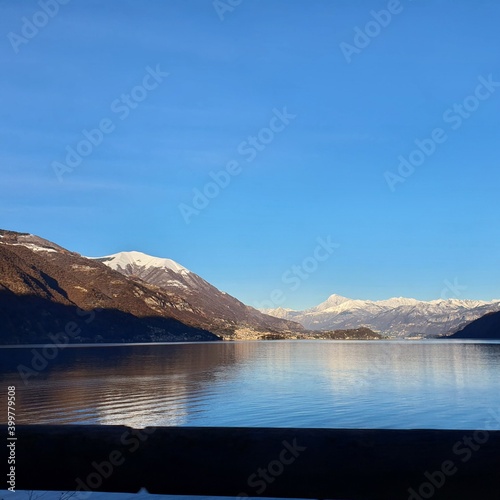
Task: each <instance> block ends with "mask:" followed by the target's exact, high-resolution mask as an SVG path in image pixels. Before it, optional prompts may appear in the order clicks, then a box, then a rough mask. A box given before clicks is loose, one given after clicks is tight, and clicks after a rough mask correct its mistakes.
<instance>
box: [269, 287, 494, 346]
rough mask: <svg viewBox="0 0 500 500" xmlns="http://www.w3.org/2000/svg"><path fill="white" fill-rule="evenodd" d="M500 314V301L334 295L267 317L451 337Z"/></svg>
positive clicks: (313, 325)
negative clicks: (477, 320) (485, 317)
mask: <svg viewBox="0 0 500 500" xmlns="http://www.w3.org/2000/svg"><path fill="white" fill-rule="evenodd" d="M495 311H500V301H492V302H483V301H477V300H458V299H448V300H433V301H429V302H425V301H419V300H416V299H408V298H402V297H399V298H392V299H388V300H380V301H370V300H354V299H349V298H346V297H341V296H339V295H331V296H330V297H329V298H328V299H327V300H326V301H325V302H323V303H321V304H319V305H318V306H316V307H313V308H311V309H307V310H304V311H294V310H290V309H283V308H277V309H267V310H263V312H266V313H267V314H270V315H272V316H276V317H278V318H283V319H288V320H292V321H298V322H299V323H301V324H302V325H303V326H304V327H305V328H309V329H312V330H334V329H353V328H360V327H367V328H370V329H371V330H374V331H376V332H379V333H381V334H382V335H385V336H389V337H411V336H438V335H450V334H452V333H454V332H456V331H457V330H459V329H460V328H463V327H464V326H465V325H467V324H469V323H471V322H472V321H474V320H476V319H477V318H480V317H481V316H483V315H485V314H487V313H489V312H495Z"/></svg>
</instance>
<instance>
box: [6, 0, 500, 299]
mask: <svg viewBox="0 0 500 500" xmlns="http://www.w3.org/2000/svg"><path fill="white" fill-rule="evenodd" d="M55 1H56V0H41V1H40V2H35V1H31V0H23V1H14V0H11V1H8V0H0V13H1V15H0V35H1V43H0V60H1V67H2V77H1V79H0V99H1V106H0V127H1V132H2V146H1V149H0V183H1V197H0V227H1V228H5V229H11V230H17V231H25V232H31V233H35V234H38V235H40V236H43V237H45V238H48V239H50V240H53V241H55V242H57V243H59V244H61V245H63V246H65V247H67V248H69V249H71V250H74V251H77V252H79V253H81V254H83V255H88V256H100V255H106V254H111V253H115V252H118V251H123V250H139V251H143V252H146V253H149V254H152V255H155V256H160V257H169V258H172V259H174V260H176V261H178V262H179V263H181V264H183V265H184V266H186V267H187V268H189V269H191V270H192V271H194V272H196V273H198V274H199V275H201V276H202V277H204V278H205V279H207V280H208V281H210V282H211V283H213V284H214V285H215V286H217V287H218V288H220V289H222V290H225V291H227V292H228V293H231V294H232V295H235V296H236V297H238V298H239V299H241V300H243V301H244V302H246V303H248V304H250V305H275V306H277V305H281V306H284V307H292V308H306V307H310V306H313V305H316V304H317V303H319V302H321V301H323V300H325V299H326V298H327V297H328V296H329V295H330V294H333V293H337V294H340V295H344V296H348V297H352V298H365V299H383V298H389V297H393V296H406V297H414V298H418V299H425V300H430V299H436V298H439V297H441V296H443V297H449V298H453V297H456V298H473V299H487V300H490V299H493V298H500V290H499V283H500V265H499V264H500V234H499V220H500V203H499V196H498V191H499V181H500V148H499V141H500V120H499V116H500V83H497V82H500V30H499V29H498V20H499V19H500V2H498V1H495V0H491V1H487V0H475V1H472V0H434V1H432V0H428V1H424V0H413V1H412V0H401V1H398V0H390V1H386V0H384V1H378V0H377V1H375V0H374V1H361V0H359V1H354V0H335V1H332V0H307V1H306V0H303V1H298V0H243V1H241V2H238V1H237V0H231V2H229V0H217V1H218V3H215V4H214V3H213V2H212V0H147V1H140V0H108V1H106V2H102V1H95V0H64V2H63V0H59V2H58V3H55ZM44 2H45V3H44ZM225 2H227V3H225ZM230 3H232V4H233V5H234V7H232V6H231V5H230ZM238 3H239V4H238ZM236 4H238V5H236ZM42 6H44V8H45V10H46V11H47V12H49V13H47V14H46V13H45V11H44V10H43V9H42ZM56 11H57V12H56ZM372 11H373V12H372ZM367 33H368V34H367ZM167 74H168V75H167ZM99 127H100V128H101V131H98V130H96V129H99ZM84 130H85V131H87V132H88V134H87V135H89V137H90V140H91V141H93V142H94V144H92V143H91V142H89V139H87V138H86V137H85V133H84V132H83V131H84ZM416 141H417V142H418V141H420V142H419V144H420V149H418V148H419V146H418V145H417V143H416ZM76 150H78V151H80V153H81V155H80V159H78V156H76V154H78V153H77V152H76V153H68V151H76ZM422 150H425V152H422ZM419 151H420V152H419ZM67 156H69V157H68V158H67ZM405 162H406V163H405ZM408 162H409V163H408ZM398 169H399V170H398ZM213 177H215V178H217V182H218V183H219V184H220V185H219V186H218V185H217V184H215V181H214V180H213ZM196 190H198V191H196ZM495 193H496V194H495ZM206 195H208V196H209V198H207V197H206ZM193 203H195V205H193ZM318 238H322V239H323V241H324V242H326V243H324V246H326V247H327V250H324V249H322V250H318ZM328 241H329V242H330V243H328ZM332 242H333V243H335V245H331V243H332ZM450 283H451V284H455V285H458V287H457V286H454V287H450V286H449V284H450ZM273 290H277V291H278V292H279V293H277V292H274V294H273ZM272 295H273V298H272V297H271V296H272ZM264 301H267V304H265V303H264Z"/></svg>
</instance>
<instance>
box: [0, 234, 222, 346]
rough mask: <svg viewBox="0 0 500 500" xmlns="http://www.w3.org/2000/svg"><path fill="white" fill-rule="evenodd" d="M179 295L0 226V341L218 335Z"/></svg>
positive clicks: (187, 338) (174, 338) (206, 338)
mask: <svg viewBox="0 0 500 500" xmlns="http://www.w3.org/2000/svg"><path fill="white" fill-rule="evenodd" d="M197 317H198V311H196V310H190V308H189V305H188V304H186V302H185V301H183V300H182V299H181V298H179V297H178V296H176V295H175V294H170V293H168V292H165V291H162V290H159V289H158V288H157V287H152V286H150V285H148V284H147V283H145V282H143V281H138V280H133V279H130V278H127V277H126V276H123V275H122V274H121V273H119V272H117V271H114V270H112V269H110V268H109V267H107V266H105V265H104V264H102V263H100V262H96V261H94V260H90V259H86V258H84V257H82V256H81V255H79V254H77V253H74V252H70V251H68V250H66V249H64V248H62V247H60V246H59V245H56V244H55V243H52V242H50V241H47V240H45V239H43V238H39V237H38V236H35V235H31V234H23V233H16V232H14V231H6V230H1V229H0V327H1V328H0V343H2V344H39V343H47V342H49V341H51V342H56V343H59V342H61V343H63V344H65V343H68V342H72V343H85V342H151V341H168V342H171V341H197V340H203V341H210V340H220V338H219V337H218V336H216V335H214V334H213V333H212V332H210V331H208V330H206V329H202V328H200V327H199V323H198V322H197Z"/></svg>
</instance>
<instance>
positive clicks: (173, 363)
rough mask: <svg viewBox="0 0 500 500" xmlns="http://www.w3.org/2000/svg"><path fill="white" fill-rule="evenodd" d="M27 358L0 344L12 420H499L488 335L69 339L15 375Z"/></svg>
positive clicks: (373, 423) (270, 423) (419, 424)
mask: <svg viewBox="0 0 500 500" xmlns="http://www.w3.org/2000/svg"><path fill="white" fill-rule="evenodd" d="M31 358H32V352H31V349H26V348H23V349H18V348H5V349H3V348H2V349H0V360H1V362H2V374H1V375H0V379H1V384H2V387H4V388H6V387H7V386H8V385H16V387H17V422H18V424H22V423H30V424H32V423H52V424H55V423H58V424H69V423H78V424H93V423H98V424H125V425H131V426H134V427H145V426H147V425H189V426H258V427H334V428H343V427H344V428H346V427H354V428H443V429H446V428H447V429H459V428H462V429H465V428H469V429H479V428H486V429H492V428H495V429H500V391H499V387H498V385H499V384H498V380H499V376H498V375H499V370H500V368H499V367H500V343H466V342H465V343H464V342H449V341H439V342H434V341H422V342H409V341H408V342H384V341H376V342H355V341H347V342H323V341H302V342H300V341H299V342H234V343H230V342H228V343H207V344H173V345H172V344H170V345H141V346H112V347H77V348H67V349H65V350H63V351H62V352H61V353H60V354H59V356H58V357H57V358H56V359H54V360H52V361H50V362H49V366H48V367H47V368H46V369H45V370H43V371H41V372H40V373H39V375H37V376H32V377H30V378H29V381H28V383H27V384H26V385H25V384H24V383H23V381H22V380H21V379H20V377H19V374H18V370H17V367H18V365H19V364H24V365H26V366H30V365H31ZM2 420H3V421H4V422H5V420H6V415H4V414H2Z"/></svg>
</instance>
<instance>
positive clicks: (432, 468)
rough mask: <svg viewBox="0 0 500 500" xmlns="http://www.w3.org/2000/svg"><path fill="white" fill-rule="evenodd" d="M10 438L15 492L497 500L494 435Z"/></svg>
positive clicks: (117, 430) (78, 434)
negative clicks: (13, 445)
mask: <svg viewBox="0 0 500 500" xmlns="http://www.w3.org/2000/svg"><path fill="white" fill-rule="evenodd" d="M0 429H1V430H2V434H3V435H4V436H6V435H7V434H6V433H7V429H6V427H5V426H1V427H0ZM16 436H17V441H15V443H16V444H15V450H14V451H15V489H16V490H59V491H74V490H77V491H81V492H82V496H81V498H85V497H86V496H87V495H86V494H85V492H86V491H108V492H137V491H139V490H140V489H141V488H146V489H147V490H148V491H149V492H150V493H161V494H182V495H220V496H237V495H245V496H246V495H248V496H256V497H258V496H262V497H284V498H317V499H351V500H355V499H356V500H357V499H370V500H372V499H381V500H392V499H394V500H403V499H404V500H406V499H412V500H419V499H428V498H434V499H439V498H442V499H453V500H457V499H467V500H476V499H477V500H479V499H480V500H488V499H492V500H493V499H494V500H498V499H500V431H491V432H487V431H441V430H411V431H406V430H350V429H262V428H207V427H197V428H193V427H158V428H153V427H150V428H146V429H142V430H134V429H131V428H128V427H122V426H74V425H68V426H41V425H40V426H17V429H16ZM4 442H5V441H4ZM2 446H5V445H2ZM10 449H12V446H11V448H10ZM7 453H9V448H7ZM4 463H5V462H4ZM9 467H10V466H8V469H7V471H8V472H9V470H10V469H9ZM2 476H3V478H5V477H6V476H5V475H2ZM11 477H12V476H11ZM8 479H9V477H8V476H7V480H8ZM2 481H4V479H2ZM7 486H8V485H7ZM0 489H4V486H3V485H2V487H1V488H0Z"/></svg>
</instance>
